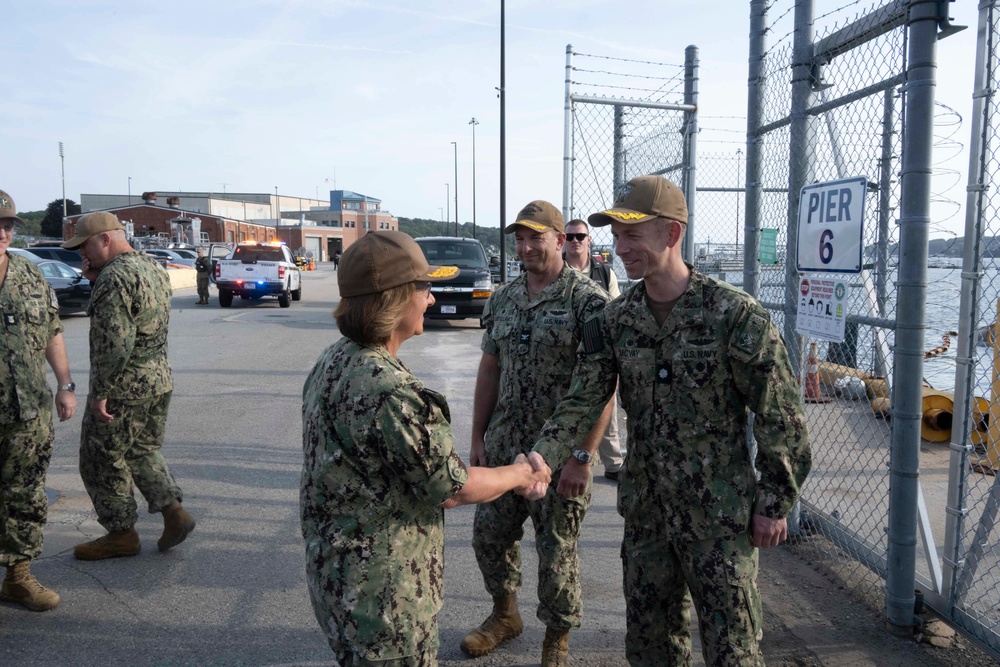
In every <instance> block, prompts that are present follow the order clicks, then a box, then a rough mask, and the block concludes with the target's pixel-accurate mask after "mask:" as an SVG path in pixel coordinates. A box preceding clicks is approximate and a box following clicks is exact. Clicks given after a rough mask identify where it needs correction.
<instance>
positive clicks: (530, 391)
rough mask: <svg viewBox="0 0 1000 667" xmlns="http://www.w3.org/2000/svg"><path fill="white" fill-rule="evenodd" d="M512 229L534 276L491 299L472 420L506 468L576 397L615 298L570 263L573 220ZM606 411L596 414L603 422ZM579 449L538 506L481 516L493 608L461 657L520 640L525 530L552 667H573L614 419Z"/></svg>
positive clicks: (486, 451) (505, 505)
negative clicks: (600, 321)
mask: <svg viewBox="0 0 1000 667" xmlns="http://www.w3.org/2000/svg"><path fill="white" fill-rule="evenodd" d="M506 233H508V234H509V233H513V234H514V238H515V240H516V243H517V255H518V258H519V259H520V260H521V261H522V262H524V267H525V271H523V272H522V273H521V275H520V276H519V277H518V278H517V279H515V280H514V281H513V282H511V283H508V284H506V285H503V286H501V287H500V288H499V289H498V290H497V291H496V292H494V293H493V295H492V296H491V297H490V300H489V302H488V303H487V305H486V309H485V312H484V313H483V323H484V325H485V327H486V331H485V333H484V334H483V341H482V346H481V347H482V350H483V356H482V359H481V361H480V363H479V375H478V377H477V379H476V394H475V401H474V404H473V417H472V453H471V461H472V465H474V466H476V465H487V466H490V467H496V466H501V465H507V464H509V463H510V462H511V461H513V460H514V457H515V456H517V455H518V454H524V453H526V452H528V451H530V450H531V447H532V445H533V444H534V443H535V441H536V440H537V439H538V437H539V434H540V432H541V427H542V425H543V424H544V423H545V420H546V418H547V417H548V416H549V415H550V414H551V413H552V411H553V410H554V409H555V406H556V404H557V403H558V401H559V399H560V398H562V396H563V395H564V394H565V393H566V392H567V390H568V389H569V383H570V378H571V377H572V375H573V371H574V368H575V367H576V359H577V349H578V348H579V346H580V341H581V336H582V331H583V323H584V322H586V321H587V320H588V319H590V318H591V317H592V316H593V315H594V314H595V313H598V312H600V310H601V309H603V308H604V305H605V304H606V303H607V301H608V295H607V292H605V291H604V290H603V289H601V288H600V287H599V286H598V285H597V284H596V283H594V282H593V281H591V280H590V279H589V278H587V277H586V276H584V275H583V274H581V273H580V272H579V271H576V270H574V269H571V268H570V267H569V266H567V265H566V264H565V262H563V258H562V249H563V245H564V244H565V242H566V235H565V234H564V225H563V216H562V214H561V213H560V212H559V210H558V209H556V207H555V206H553V205H552V204H550V203H549V202H547V201H541V200H538V201H533V202H531V203H529V204H528V205H527V206H525V207H524V208H523V209H521V212H520V213H519V214H518V215H517V218H516V219H515V221H514V223H513V224H512V225H510V226H509V227H507V229H506ZM600 413H601V410H598V414H600ZM601 417H602V421H601V423H600V424H598V425H597V427H596V428H594V429H593V431H594V432H593V434H592V436H591V437H590V438H589V439H588V440H587V441H586V442H585V443H583V444H582V445H581V447H580V448H579V449H577V450H576V451H572V452H571V451H570V450H571V448H570V447H565V448H563V449H559V450H551V451H550V452H548V455H547V456H545V462H546V463H547V464H548V465H549V467H550V468H552V470H553V471H555V472H553V474H552V481H553V485H552V487H551V488H550V489H549V490H548V493H547V494H546V495H545V496H544V497H543V498H541V499H540V500H536V501H529V500H526V499H524V498H522V497H520V496H518V495H516V494H513V493H506V494H504V495H503V496H501V497H500V498H498V499H497V500H495V501H493V502H491V503H484V504H481V505H479V506H478V507H477V508H476V518H475V527H474V530H473V548H474V549H475V552H476V559H477V560H478V562H479V569H480V570H481V571H482V574H483V579H484V581H485V584H486V590H487V592H488V593H489V594H490V595H491V596H492V597H493V611H492V613H491V614H490V615H489V617H488V618H487V619H486V620H485V621H484V622H483V623H482V624H481V625H480V626H479V627H478V628H477V629H475V630H473V631H471V632H470V633H469V634H468V635H466V636H465V639H464V640H463V641H462V649H463V650H464V651H465V652H466V653H467V654H469V655H471V656H481V655H486V654H487V653H489V652H491V651H492V650H493V649H494V648H496V646H497V645H498V644H499V643H500V642H502V641H504V640H506V639H510V638H512V637H516V636H518V635H519V634H521V631H522V629H523V627H524V626H523V624H522V622H521V616H520V614H519V612H518V610H517V590H518V588H519V587H520V585H521V569H520V553H519V544H520V539H521V536H522V534H523V533H524V528H523V525H524V522H525V521H526V520H527V519H528V518H530V519H531V522H532V524H533V525H534V528H535V545H536V550H537V552H538V577H539V585H538V589H539V604H538V612H537V613H538V618H539V620H541V621H542V622H543V623H545V626H546V628H547V629H546V633H545V643H544V644H543V647H542V665H543V667H555V666H559V665H566V664H568V660H569V630H570V629H571V628H577V627H579V626H580V620H581V618H582V614H583V602H582V595H581V591H580V575H579V561H578V559H577V553H576V544H577V540H578V538H579V536H580V526H581V524H582V522H583V517H584V514H586V512H587V507H588V506H589V505H590V483H591V473H590V468H591V462H590V459H591V456H592V455H593V454H594V452H595V451H596V449H597V445H598V443H599V441H600V438H601V435H602V434H603V433H604V430H605V427H606V425H607V421H606V420H607V419H608V417H609V414H608V412H607V411H605V413H604V414H603V415H602V416H601Z"/></svg>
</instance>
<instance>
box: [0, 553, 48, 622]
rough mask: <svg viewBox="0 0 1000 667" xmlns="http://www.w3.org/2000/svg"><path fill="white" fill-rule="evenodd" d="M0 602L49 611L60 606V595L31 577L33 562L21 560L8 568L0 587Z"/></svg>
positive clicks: (32, 609) (33, 609)
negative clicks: (15, 603) (5, 601)
mask: <svg viewBox="0 0 1000 667" xmlns="http://www.w3.org/2000/svg"><path fill="white" fill-rule="evenodd" d="M0 600H7V601H8V602H17V603H18V604H21V605H23V606H24V607H27V608H28V609H30V610H31V611H48V610H49V609H55V608H56V605H58V604H59V595H58V594H57V593H56V592H55V591H50V590H49V589H47V588H46V587H45V586H42V585H41V584H40V583H38V580H37V579H35V578H34V577H33V576H31V561H28V560H20V561H18V562H16V563H14V564H13V565H10V566H8V567H7V576H6V577H4V580H3V585H2V586H0Z"/></svg>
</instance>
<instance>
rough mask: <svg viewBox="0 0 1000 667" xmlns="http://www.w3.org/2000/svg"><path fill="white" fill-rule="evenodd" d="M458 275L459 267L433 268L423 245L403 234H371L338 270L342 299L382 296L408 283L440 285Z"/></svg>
mask: <svg viewBox="0 0 1000 667" xmlns="http://www.w3.org/2000/svg"><path fill="white" fill-rule="evenodd" d="M456 275H458V267H457V266H430V265H429V264H428V263H427V259H426V258H425V257H424V253H423V251H422V250H420V246H418V245H417V242H416V241H414V240H413V239H412V238H410V236H409V235H408V234H404V233H403V232H396V231H389V232H368V233H367V234H365V235H364V236H362V237H361V238H360V239H359V240H357V241H355V242H354V243H352V244H351V245H350V246H348V248H347V250H345V251H344V255H343V256H342V257H341V258H340V264H339V265H338V267H337V283H338V284H339V285H340V296H364V295H366V294H378V293H379V292H385V291H386V290H390V289H392V288H393V287H399V286H400V285H405V284H406V283H412V282H415V281H422V280H429V281H431V282H437V281H439V280H447V279H448V278H452V277H454V276H456Z"/></svg>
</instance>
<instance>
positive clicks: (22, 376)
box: [0, 190, 76, 611]
mask: <svg viewBox="0 0 1000 667" xmlns="http://www.w3.org/2000/svg"><path fill="white" fill-rule="evenodd" d="M23 222H24V221H23V220H21V218H19V217H18V216H17V210H16V209H15V207H14V200H13V199H11V198H10V195H8V194H7V193H6V192H3V191H2V190H0V318H2V321H0V357H2V359H3V361H2V362H0V565H2V566H4V567H5V568H6V569H7V573H6V576H5V577H4V580H3V584H2V585H0V600H7V601H10V602H17V603H19V604H21V605H23V606H24V607H26V608H28V609H30V610H32V611H45V610H48V609H52V608H54V607H55V606H56V605H58V604H59V595H58V594H56V593H55V591H51V590H49V589H47V588H45V587H44V586H42V585H41V584H40V583H38V580H37V579H35V577H34V576H32V574H31V569H30V567H31V561H32V560H33V559H35V558H37V557H38V556H39V555H40V554H41V553H42V528H43V527H44V526H45V519H46V516H47V514H48V508H49V504H48V500H47V498H46V496H45V474H46V472H47V471H48V468H49V460H50V459H51V458H52V440H53V434H52V392H51V390H50V389H49V385H48V382H47V381H46V379H45V361H46V360H48V362H49V366H51V367H52V372H53V374H54V375H55V376H56V382H57V383H58V385H59V388H58V391H57V392H56V401H55V404H56V412H57V413H58V414H59V421H66V420H67V419H69V418H70V417H72V416H73V413H74V411H75V410H76V396H75V395H74V393H73V391H74V390H75V389H76V385H74V384H73V381H72V379H71V378H70V372H69V363H68V362H67V360H66V346H65V344H64V343H63V337H62V323H60V321H59V314H58V303H57V302H56V295H55V293H54V292H53V291H52V289H51V288H50V287H49V285H48V283H47V282H45V278H43V277H42V274H41V272H40V271H39V270H38V267H36V266H35V264H34V262H31V261H30V260H27V259H24V258H23V257H21V256H19V255H15V254H13V253H8V252H7V248H8V246H9V245H10V242H11V241H12V240H13V238H14V225H15V223H22V224H23Z"/></svg>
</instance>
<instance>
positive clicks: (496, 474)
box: [301, 231, 550, 667]
mask: <svg viewBox="0 0 1000 667" xmlns="http://www.w3.org/2000/svg"><path fill="white" fill-rule="evenodd" d="M457 271H458V269H457V268H455V267H432V266H428V264H427V261H426V260H425V259H424V256H423V253H422V252H421V251H420V248H419V247H418V246H417V244H416V243H415V242H414V241H413V239H411V238H410V237H409V236H407V235H406V234H403V233H402V232H395V231H390V232H372V233H369V234H367V235H365V236H364V237H363V238H362V239H361V240H359V241H357V242H355V243H354V244H353V245H351V247H350V248H348V250H347V252H345V253H344V256H343V257H342V259H341V262H340V266H339V269H338V273H337V277H338V282H339V285H340V295H341V301H340V304H339V305H338V306H337V310H336V312H335V314H334V316H335V318H336V320H337V326H338V328H339V329H340V331H341V333H342V334H343V335H344V338H342V339H341V340H339V341H338V342H336V343H335V344H333V345H331V346H330V347H329V348H327V350H326V351H325V352H324V353H323V354H322V355H321V356H320V358H319V360H318V361H317V362H316V365H315V367H314V368H313V370H312V372H311V373H310V374H309V378H308V379H307V380H306V383H305V387H304V389H303V402H302V442H303V450H304V453H305V462H304V465H303V469H302V484H301V512H302V534H303V537H304V538H305V541H306V557H307V562H306V573H307V579H308V585H309V595H310V597H311V599H312V604H313V609H314V610H315V612H316V618H317V620H318V621H319V624H320V627H321V628H322V629H323V631H324V632H325V633H326V635H327V639H328V641H329V642H330V647H331V648H332V649H333V653H334V657H335V661H336V664H338V665H341V666H342V667H347V666H352V667H354V666H358V665H376V664H378V665H393V666H397V667H416V666H418V665H420V666H422V665H436V664H437V650H438V629H437V613H438V611H439V610H440V609H441V604H442V574H443V566H444V559H443V556H444V516H443V509H444V508H448V507H455V506H457V505H463V504H470V503H480V502H488V501H490V500H493V499H495V498H497V497H499V496H500V495H501V494H503V493H506V492H507V491H510V490H517V491H518V492H519V493H522V494H525V495H528V496H530V497H533V498H535V497H541V496H543V495H544V494H545V490H546V487H547V484H548V481H549V476H550V471H549V469H548V467H547V466H546V465H545V463H544V461H543V460H542V459H541V457H538V456H537V455H535V454H532V455H531V459H530V461H529V459H528V458H525V457H524V456H523V455H522V456H520V457H518V460H517V461H516V462H515V463H514V464H513V465H510V466H505V467H501V468H493V469H486V468H466V466H465V465H464V464H463V463H462V460H461V459H460V458H459V456H458V454H457V453H456V452H455V449H454V444H453V440H454V438H453V434H452V429H451V425H450V423H449V420H450V413H449V410H448V404H447V402H446V401H445V399H444V397H443V396H441V395H440V394H438V393H436V392H433V391H431V390H429V389H427V388H426V387H424V386H423V384H422V383H421V382H420V380H418V379H417V378H416V377H414V376H413V375H412V374H411V373H410V372H409V371H408V370H407V369H406V367H405V366H403V364H402V362H400V361H399V359H397V358H396V353H397V352H398V350H399V347H400V345H402V343H403V342H404V341H406V340H407V339H408V338H410V337H411V336H415V335H419V334H420V333H422V332H423V315H424V312H425V311H426V309H427V307H428V306H429V305H431V304H433V303H434V297H433V296H432V295H431V293H430V286H431V282H432V281H437V280H444V279H446V278H449V277H451V276H453V275H454V274H455V272H457Z"/></svg>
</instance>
